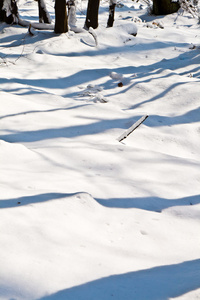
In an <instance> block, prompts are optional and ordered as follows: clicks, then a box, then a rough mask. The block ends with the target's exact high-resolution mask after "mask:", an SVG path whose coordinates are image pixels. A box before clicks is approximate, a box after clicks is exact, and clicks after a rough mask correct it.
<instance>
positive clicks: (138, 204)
mask: <svg viewBox="0 0 200 300" xmlns="http://www.w3.org/2000/svg"><path fill="white" fill-rule="evenodd" d="M96 201H97V202H98V203H99V204H101V205H103V206H105V207H110V208H138V209H143V210H147V211H155V212H162V210H164V209H166V208H170V207H175V206H188V205H195V204H199V203H200V195H194V196H189V197H184V198H180V199H166V198H159V197H146V198H145V197H141V198H111V199H99V198H96Z"/></svg>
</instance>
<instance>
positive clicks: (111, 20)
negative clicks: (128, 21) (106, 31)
mask: <svg viewBox="0 0 200 300" xmlns="http://www.w3.org/2000/svg"><path fill="white" fill-rule="evenodd" d="M115 6H116V1H115V0H110V5H109V18H108V22H107V27H113V23H114V16H115Z"/></svg>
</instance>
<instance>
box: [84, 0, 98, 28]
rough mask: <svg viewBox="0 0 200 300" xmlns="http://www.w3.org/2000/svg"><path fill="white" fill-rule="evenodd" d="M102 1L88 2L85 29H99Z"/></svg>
mask: <svg viewBox="0 0 200 300" xmlns="http://www.w3.org/2000/svg"><path fill="white" fill-rule="evenodd" d="M99 2H100V0H88V7H87V16H86V21H85V27H86V28H90V27H92V28H93V29H96V28H97V27H98V13H99Z"/></svg>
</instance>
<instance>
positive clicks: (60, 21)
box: [54, 0, 68, 33]
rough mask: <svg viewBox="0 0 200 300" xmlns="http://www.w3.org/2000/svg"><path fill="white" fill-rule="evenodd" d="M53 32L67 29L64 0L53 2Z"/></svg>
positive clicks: (61, 31)
mask: <svg viewBox="0 0 200 300" xmlns="http://www.w3.org/2000/svg"><path fill="white" fill-rule="evenodd" d="M55 19H56V20H55V28H54V31H55V33H65V32H67V31H68V18H67V11H66V0H56V3H55Z"/></svg>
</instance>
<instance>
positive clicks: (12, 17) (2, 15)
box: [0, 0, 19, 24]
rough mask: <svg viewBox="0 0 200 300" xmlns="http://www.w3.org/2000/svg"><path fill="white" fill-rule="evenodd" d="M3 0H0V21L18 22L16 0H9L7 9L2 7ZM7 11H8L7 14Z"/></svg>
mask: <svg viewBox="0 0 200 300" xmlns="http://www.w3.org/2000/svg"><path fill="white" fill-rule="evenodd" d="M3 5H4V0H0V21H2V22H6V23H7V24H12V23H18V20H19V13H18V7H17V3H16V0H10V2H9V10H8V11H6V10H4V9H3ZM8 13H10V14H9V15H8Z"/></svg>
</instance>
